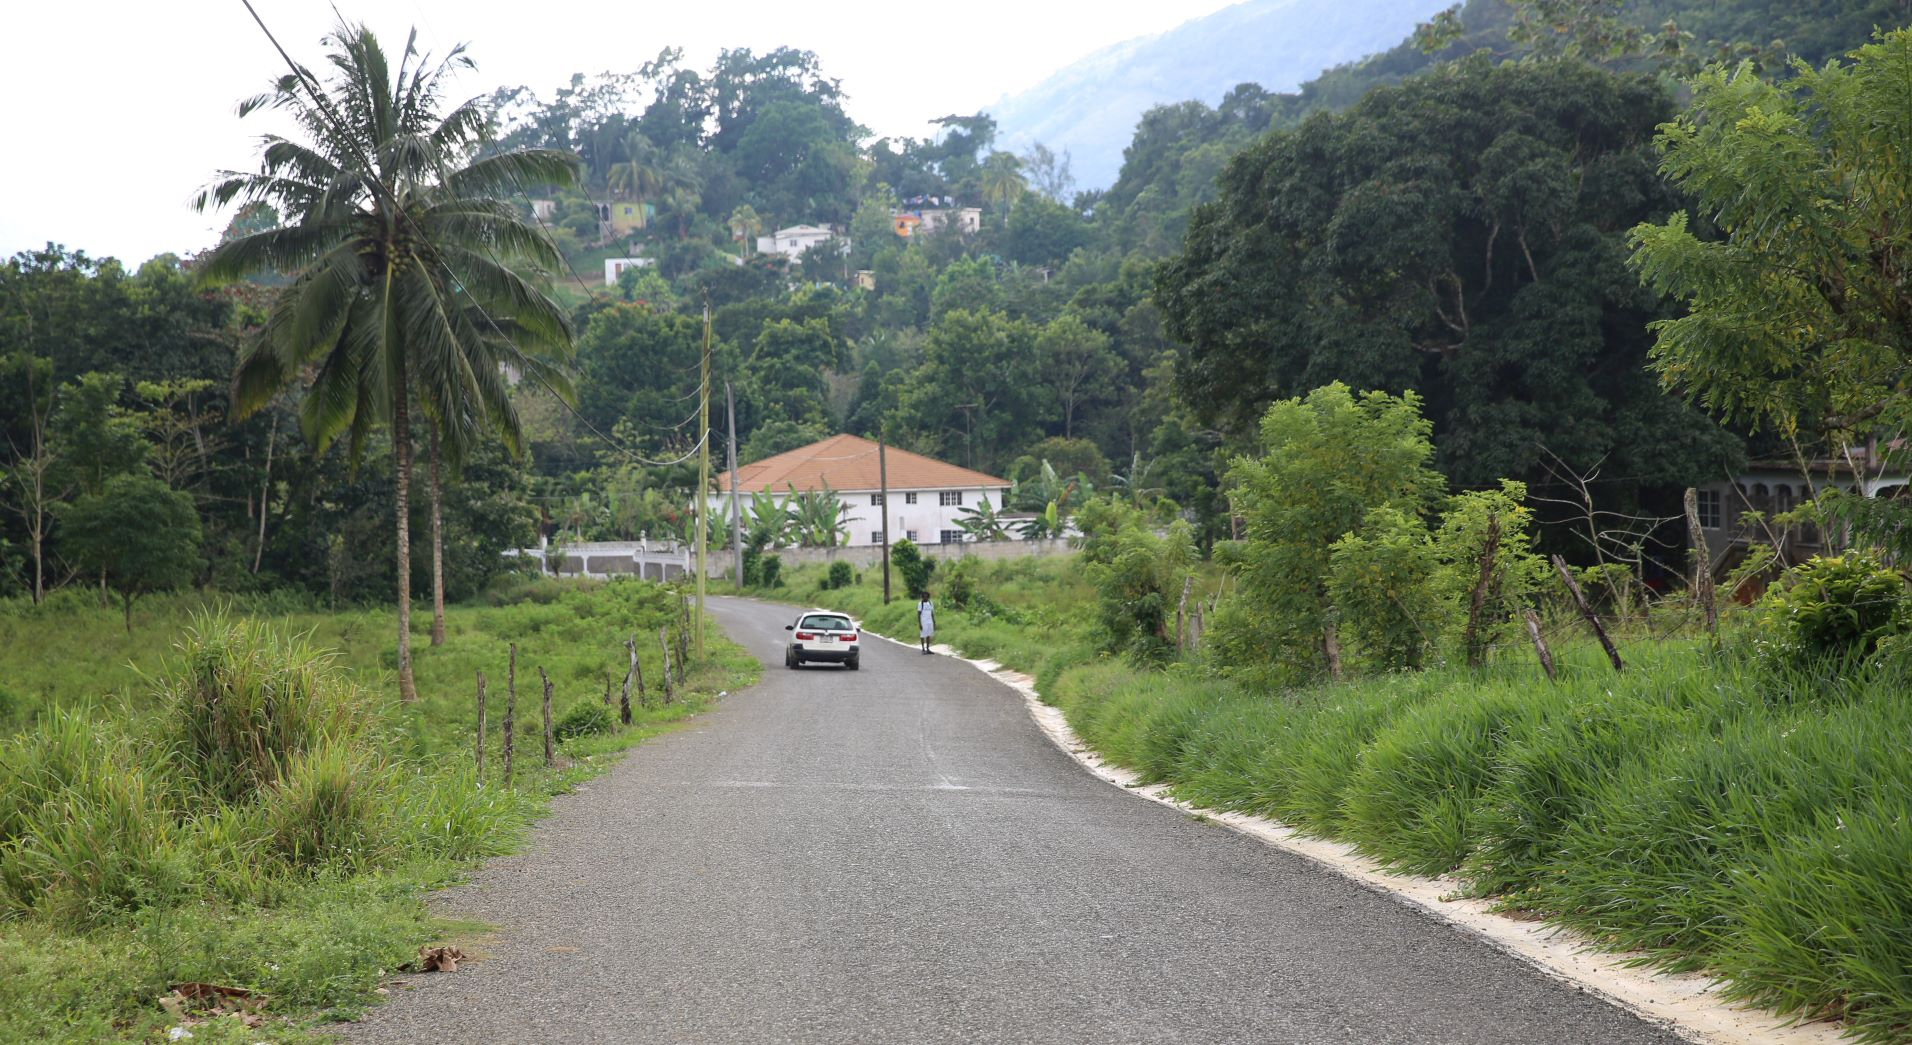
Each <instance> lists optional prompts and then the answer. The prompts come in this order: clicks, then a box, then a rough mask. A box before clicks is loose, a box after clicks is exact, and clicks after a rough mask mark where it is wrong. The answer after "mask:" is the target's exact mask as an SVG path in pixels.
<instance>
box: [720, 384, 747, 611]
mask: <svg viewBox="0 0 1912 1045" xmlns="http://www.w3.org/2000/svg"><path fill="white" fill-rule="evenodd" d="M724 415H725V416H726V417H727V418H728V419H729V421H730V450H729V454H730V554H731V558H732V560H733V566H734V567H735V568H736V570H737V577H736V580H737V588H738V590H740V591H741V590H742V589H743V586H744V517H743V508H742V506H741V505H739V504H738V503H737V396H736V394H735V393H733V392H732V391H731V390H730V382H728V381H725V382H724Z"/></svg>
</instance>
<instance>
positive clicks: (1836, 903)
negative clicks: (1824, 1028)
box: [1046, 644, 1912, 1042]
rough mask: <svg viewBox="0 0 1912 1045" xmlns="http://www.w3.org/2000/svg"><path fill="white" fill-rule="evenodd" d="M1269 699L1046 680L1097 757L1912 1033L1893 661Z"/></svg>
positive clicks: (1165, 686)
mask: <svg viewBox="0 0 1912 1045" xmlns="http://www.w3.org/2000/svg"><path fill="white" fill-rule="evenodd" d="M1564 652H1565V653H1566V654H1567V657H1566V658H1565V659H1566V661H1567V668H1566V670H1565V671H1564V672H1563V677H1562V681H1561V682H1560V683H1558V684H1548V683H1546V682H1545V681H1544V680H1541V679H1539V678H1538V677H1537V675H1536V674H1535V673H1534V672H1533V671H1532V670H1531V669H1529V668H1528V667H1527V666H1526V665H1524V664H1520V663H1518V662H1514V661H1507V662H1502V663H1498V664H1495V665H1491V666H1490V667H1489V668H1488V669H1486V670H1484V671H1467V670H1462V669H1438V670H1433V671H1428V672H1423V673H1419V674H1414V675H1401V676H1389V677H1382V678H1375V679H1369V680H1365V681H1362V682H1357V683H1349V684H1338V685H1324V686H1319V687H1315V688H1312V689H1306V690H1301V691H1297V692H1291V693H1281V694H1275V693H1270V692H1269V691H1267V690H1265V689H1260V688H1256V687H1251V686H1245V685H1243V684H1241V683H1239V682H1231V681H1228V680H1225V679H1217V678H1209V677H1204V676H1202V675H1201V674H1199V673H1196V672H1194V671H1190V670H1187V669H1183V670H1179V671H1174V672H1166V673H1164V672H1151V671H1142V670H1138V669H1135V668H1133V667H1130V666H1128V665H1123V664H1118V663H1114V662H1106V661H1105V662H1102V663H1098V664H1088V665H1084V666H1081V667H1077V668H1074V669H1070V670H1068V671H1065V672H1063V673H1062V675H1061V677H1060V678H1059V680H1058V681H1057V684H1056V685H1054V686H1052V687H1051V688H1050V689H1048V690H1047V691H1046V693H1047V697H1048V699H1050V700H1052V701H1053V702H1055V703H1057V704H1058V705H1060V706H1061V707H1062V709H1063V711H1064V712H1065V714H1066V716H1067V717H1068V719H1069V721H1070V723H1071V725H1072V726H1073V727H1074V728H1075V730H1076V731H1077V732H1078V733H1079V734H1080V735H1082V736H1083V737H1084V739H1086V740H1087V741H1088V742H1089V743H1090V744H1092V745H1093V746H1094V747H1095V748H1096V749H1097V750H1098V751H1100V752H1102V753H1103V754H1104V755H1105V756H1106V757H1108V758H1110V759H1111V760H1113V761H1115V762H1117V763H1118V764H1122V765H1125V766H1128V767H1131V768H1133V769H1135V770H1137V771H1139V772H1140V773H1141V774H1142V775H1143V776H1145V777H1147V778H1149V779H1151V780H1156V781H1166V782H1169V783H1171V784H1172V785H1173V787H1174V789H1175V791H1176V792H1177V793H1178V794H1180V795H1181V796H1182V797H1184V798H1187V799H1189V800H1191V801H1195V802H1198V803H1200V804H1203V805H1208V806H1211V807H1215V808H1226V809H1241V810H1248V811H1253V812H1259V813H1264V814H1268V815H1272V816H1275V817H1278V818H1280V819H1282V820H1284V821H1287V822H1289V823H1290V824H1293V825H1295V826H1297V827H1299V828H1301V829H1303V830H1306V831H1309V832H1312V833H1315V834H1318V835H1323V836H1328V837H1334V838H1340V839H1343V840H1346V841H1349V842H1352V843H1353V844H1355V845H1356V846H1357V847H1358V848H1360V849H1361V850H1362V851H1363V852H1365V853H1367V854H1369V855H1371V856H1373V857H1375V858H1376V859H1379V860H1381V861H1382V862H1384V863H1386V864H1388V865H1391V866H1394V867H1396V868H1400V869H1403V870H1408V871H1414V872H1419V873H1424V874H1437V873H1453V874H1456V875H1458V876H1459V877H1460V878H1461V879H1462V880H1463V881H1464V882H1466V883H1467V886H1468V888H1469V889H1470V890H1471V891H1473V892H1475V893H1477V894H1479V895H1485V896H1493V897H1499V898H1501V899H1502V901H1503V902H1504V903H1505V904H1507V905H1508V906H1510V907H1517V908H1521V909H1523V910H1527V911H1530V912H1535V913H1539V914H1543V915H1545V916H1547V917H1548V918H1550V919H1552V920H1554V921H1556V922H1558V923H1560V924H1563V925H1567V926H1571V927H1573V928H1576V929H1579V930H1582V931H1583V932H1585V933H1587V934H1588V935H1589V936H1590V937H1591V938H1592V939H1595V940H1597V941H1599V942H1601V943H1602V944H1604V945H1606V946H1610V947H1613V948H1616V949H1622V950H1636V951H1641V952H1644V954H1645V955H1646V956H1647V958H1648V960H1650V961H1652V962H1653V963H1655V964H1657V965H1659V966H1661V967H1665V968H1670V969H1699V968H1704V969H1709V970H1713V971H1715V972H1718V973H1720V974H1722V975H1724V976H1726V977H1727V978H1728V979H1729V981H1730V988H1729V993H1730V994H1731V995H1732V996H1734V997H1736V998H1742V999H1745V1000H1748V1001H1752V1002H1755V1003H1758V1004H1762V1005H1766V1006H1769V1007H1772V1008H1773V1009H1775V1010H1777V1011H1779V1012H1781V1013H1783V1014H1786V1015H1791V1016H1799V1017H1806V1018H1816V1017H1820V1016H1828V1015H1833V1016H1842V1017H1844V1018H1846V1019H1847V1020H1849V1021H1850V1022H1851V1026H1852V1028H1853V1031H1854V1033H1855V1034H1857V1035H1858V1036H1859V1037H1860V1038H1862V1039H1864V1040H1868V1041H1878V1042H1886V1041H1905V1040H1908V1036H1912V931H1909V929H1908V927H1912V700H1908V699H1907V694H1908V693H1912V674H1909V673H1908V670H1907V665H1906V664H1905V663H1903V662H1892V663H1885V664H1874V665H1871V666H1859V665H1854V664H1850V663H1846V664H1831V665H1827V664H1820V665H1811V666H1800V667H1798V668H1797V669H1795V670H1793V671H1785V670H1780V671H1775V670H1774V669H1773V668H1772V667H1771V666H1770V665H1768V664H1763V663H1761V664H1756V663H1754V662H1752V661H1751V660H1750V659H1748V658H1746V657H1743V656H1740V655H1738V654H1735V653H1731V652H1728V653H1714V652H1711V651H1709V650H1706V649H1702V648H1699V647H1698V646H1695V645H1682V644H1664V645H1661V646H1658V647H1653V648H1641V647H1636V649H1635V651H1634V657H1633V663H1632V664H1630V665H1629V669H1628V671H1627V673H1626V674H1625V675H1618V676H1616V675H1614V674H1612V673H1610V672H1606V671H1603V670H1600V669H1599V667H1598V665H1597V663H1596V662H1595V661H1594V660H1593V653H1592V651H1589V650H1585V649H1569V650H1567V651H1564Z"/></svg>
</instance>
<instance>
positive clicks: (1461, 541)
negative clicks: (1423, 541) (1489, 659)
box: [1434, 479, 1547, 665]
mask: <svg viewBox="0 0 1912 1045" xmlns="http://www.w3.org/2000/svg"><path fill="white" fill-rule="evenodd" d="M1526 499H1527V486H1526V484H1525V483H1521V482H1517V481H1515V480H1512V479H1503V480H1501V483H1500V488H1499V489H1497V490H1469V491H1466V492H1465V493H1460V494H1457V495H1455V496H1454V497H1453V498H1451V499H1450V500H1449V501H1448V504H1447V509H1446V510H1445V511H1444V512H1442V514H1441V523H1440V528H1439V530H1438V531H1437V532H1436V534H1435V537H1434V550H1435V557H1436V558H1437V559H1438V560H1439V561H1440V564H1441V569H1440V572H1439V573H1438V574H1437V579H1436V589H1437V591H1438V593H1439V595H1440V597H1441V598H1442V599H1443V601H1444V602H1445V603H1446V604H1447V606H1448V611H1447V615H1448V619H1449V620H1450V621H1453V622H1454V623H1455V624H1458V625H1460V627H1459V628H1458V629H1457V634H1455V636H1454V637H1455V638H1456V639H1457V640H1458V642H1459V645H1460V648H1461V654H1462V657H1463V659H1464V660H1465V661H1466V663H1468V664H1474V665H1478V664H1480V663H1481V662H1482V661H1483V660H1485V659H1486V655H1487V651H1488V650H1489V649H1490V648H1492V647H1493V646H1495V645H1498V644H1499V643H1501V642H1504V641H1506V640H1507V638H1508V636H1509V635H1510V634H1511V632H1512V631H1514V630H1516V629H1517V628H1518V627H1519V624H1518V621H1519V615H1520V611H1521V610H1522V609H1524V608H1526V607H1527V605H1528V603H1529V602H1530V601H1531V596H1532V595H1533V593H1534V592H1536V591H1538V590H1539V589H1540V587H1541V585H1542V584H1543V583H1544V581H1545V578H1546V576H1547V566H1546V563H1545V562H1544V561H1542V559H1541V558H1540V556H1539V555H1536V554H1535V553H1534V550H1533V544H1534V533H1533V513H1532V512H1531V511H1529V510H1528V508H1527V507H1526V505H1525V504H1524V502H1525V501H1526ZM1490 531H1491V534H1492V536H1493V543H1494V548H1493V557H1492V561H1491V563H1490V564H1489V568H1488V570H1487V571H1486V573H1485V575H1483V573H1482V571H1481V565H1482V560H1483V558H1485V557H1486V555H1487V551H1488V547H1487V546H1488V537H1489V534H1490ZM1477 588H1478V589H1479V590H1480V596H1481V598H1480V612H1479V615H1478V617H1477V618H1476V619H1475V620H1474V624H1473V627H1472V628H1471V629H1470V628H1468V627H1467V626H1466V625H1465V622H1466V621H1467V619H1468V618H1469V617H1470V616H1471V615H1472V613H1473V605H1474V592H1475V590H1476V589H1477Z"/></svg>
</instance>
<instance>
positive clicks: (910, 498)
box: [903, 493, 916, 504]
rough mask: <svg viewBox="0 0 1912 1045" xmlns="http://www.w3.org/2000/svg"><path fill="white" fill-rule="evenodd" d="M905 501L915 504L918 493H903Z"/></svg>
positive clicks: (905, 502)
mask: <svg viewBox="0 0 1912 1045" xmlns="http://www.w3.org/2000/svg"><path fill="white" fill-rule="evenodd" d="M903 503H904V504H915V503H916V495H915V494H913V493H906V494H904V495H903Z"/></svg>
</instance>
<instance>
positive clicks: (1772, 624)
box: [1760, 552, 1912, 660]
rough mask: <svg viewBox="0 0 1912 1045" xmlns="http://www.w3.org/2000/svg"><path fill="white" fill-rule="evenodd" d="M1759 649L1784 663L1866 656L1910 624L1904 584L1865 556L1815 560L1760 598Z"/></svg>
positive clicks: (1889, 569)
mask: <svg viewBox="0 0 1912 1045" xmlns="http://www.w3.org/2000/svg"><path fill="white" fill-rule="evenodd" d="M1760 609H1761V611H1762V612H1761V624H1762V627H1761V629H1760V630H1761V632H1762V633H1763V634H1762V636H1761V639H1760V645H1761V648H1762V651H1763V652H1765V653H1767V654H1768V655H1770V656H1777V657H1782V658H1787V659H1793V660H1800V659H1813V658H1820V657H1845V656H1852V655H1855V654H1856V655H1858V656H1869V655H1871V653H1872V652H1873V650H1874V649H1876V648H1877V646H1878V644H1879V641H1880V640H1881V639H1884V638H1886V637H1887V636H1889V635H1892V634H1895V633H1899V632H1904V631H1906V630H1907V629H1908V624H1912V620H1908V618H1909V617H1912V614H1908V612H1907V605H1906V596H1905V580H1904V578H1902V577H1900V576H1899V574H1898V572H1897V571H1896V570H1894V569H1892V568H1891V567H1889V566H1886V565H1884V564H1883V563H1881V562H1880V561H1879V560H1878V559H1876V558H1873V557H1872V556H1870V555H1867V554H1865V553H1863V552H1848V553H1846V554H1845V555H1840V556H1835V557H1832V558H1822V557H1815V558H1813V559H1812V560H1811V561H1809V562H1807V563H1805V564H1804V565H1801V566H1797V567H1795V568H1793V569H1791V570H1789V571H1787V573H1786V576H1785V577H1784V578H1783V579H1782V580H1781V582H1780V584H1779V586H1778V587H1776V588H1775V589H1773V590H1772V591H1769V592H1767V594H1766V596H1765V597H1764V598H1763V599H1761V600H1760Z"/></svg>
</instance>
